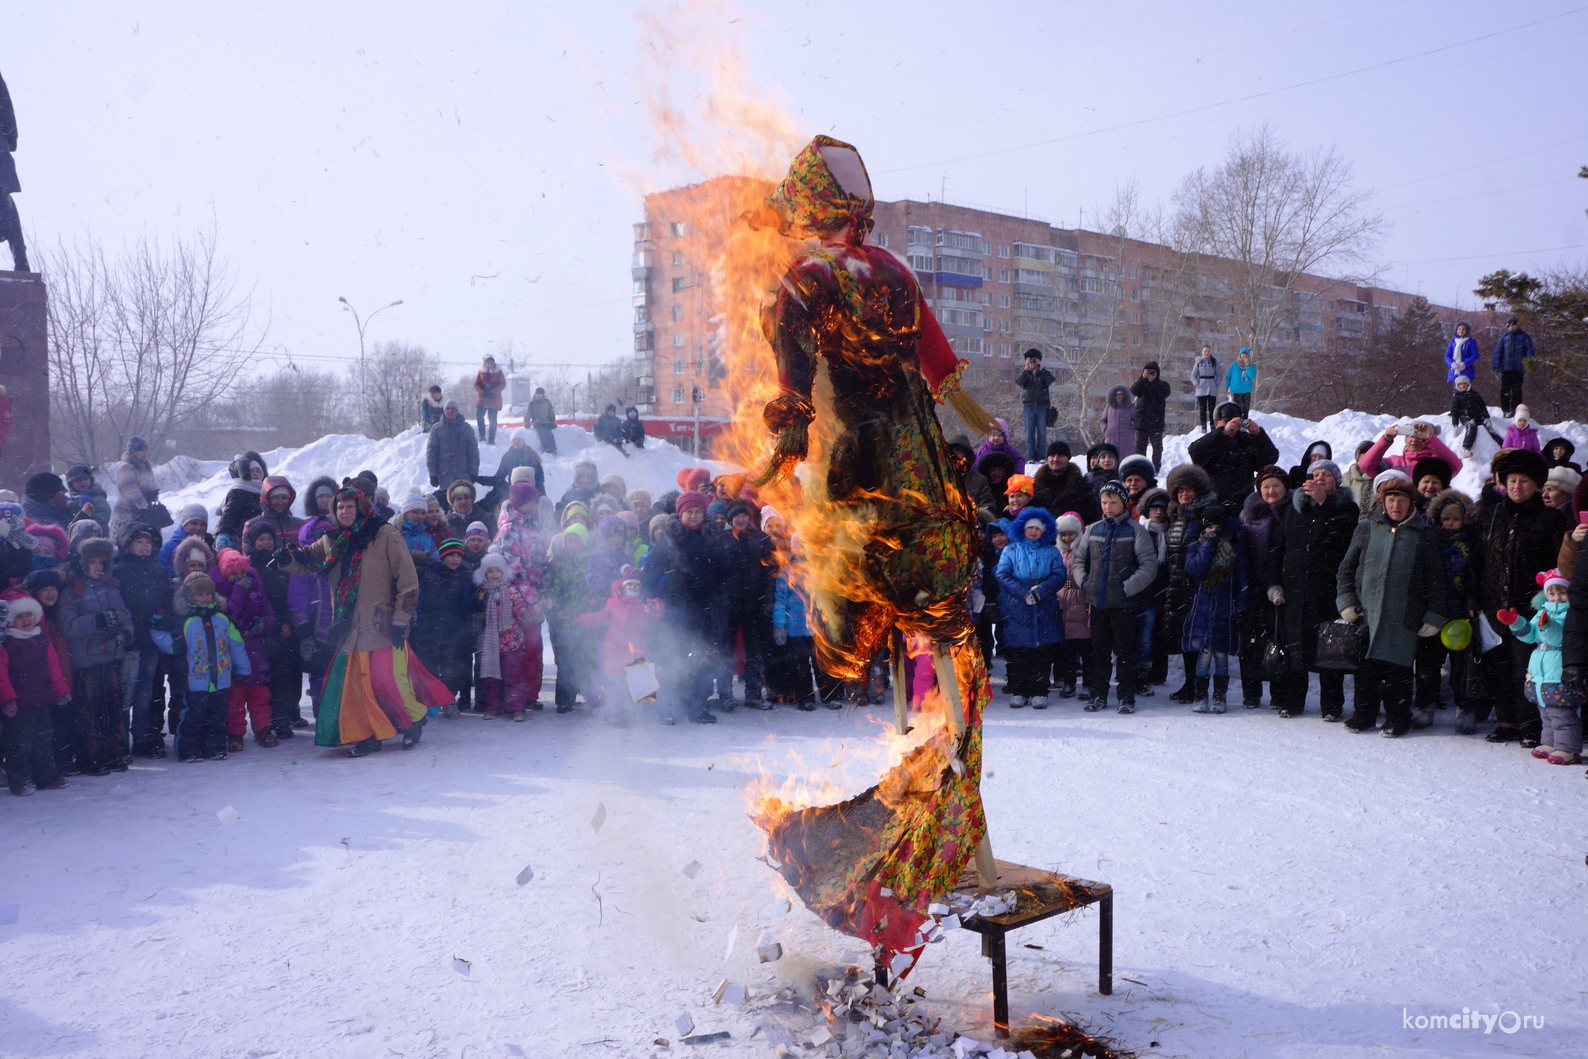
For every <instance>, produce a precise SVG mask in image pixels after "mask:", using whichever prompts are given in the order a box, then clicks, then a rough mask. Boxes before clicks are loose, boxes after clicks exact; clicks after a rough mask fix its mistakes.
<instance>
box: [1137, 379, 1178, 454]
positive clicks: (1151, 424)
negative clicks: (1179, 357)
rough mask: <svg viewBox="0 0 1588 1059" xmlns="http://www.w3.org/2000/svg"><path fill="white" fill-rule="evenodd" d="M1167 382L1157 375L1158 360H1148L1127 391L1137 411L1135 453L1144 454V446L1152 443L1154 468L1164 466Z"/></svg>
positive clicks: (1145, 451)
mask: <svg viewBox="0 0 1588 1059" xmlns="http://www.w3.org/2000/svg"><path fill="white" fill-rule="evenodd" d="M1170 392H1171V390H1170V388H1169V384H1168V383H1166V382H1164V381H1163V380H1162V379H1160V378H1159V377H1158V362H1157V361H1156V360H1149V361H1148V362H1147V363H1146V364H1145V365H1143V366H1142V369H1141V378H1139V379H1137V380H1136V381H1135V382H1133V383H1131V386H1130V395H1131V396H1132V397H1134V398H1135V399H1136V415H1135V417H1134V418H1133V419H1132V421H1131V425H1132V426H1134V427H1135V428H1136V453H1135V454H1136V455H1138V456H1145V455H1146V454H1147V446H1148V445H1151V446H1152V467H1153V470H1157V469H1158V468H1160V467H1162V466H1163V427H1164V423H1165V421H1166V420H1167V419H1168V415H1169V412H1168V408H1169V394H1170Z"/></svg>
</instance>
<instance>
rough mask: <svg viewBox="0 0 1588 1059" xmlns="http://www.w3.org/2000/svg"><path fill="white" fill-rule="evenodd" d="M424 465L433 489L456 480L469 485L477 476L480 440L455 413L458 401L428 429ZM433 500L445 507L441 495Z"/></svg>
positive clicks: (450, 404)
mask: <svg viewBox="0 0 1588 1059" xmlns="http://www.w3.org/2000/svg"><path fill="white" fill-rule="evenodd" d="M425 463H426V465H427V466H428V468H429V470H430V487H431V488H432V489H438V487H439V486H440V485H441V484H442V483H443V482H446V483H448V484H451V483H452V482H455V481H457V480H458V479H459V478H463V479H465V480H467V481H470V482H472V481H474V479H475V476H476V475H478V474H479V473H480V440H479V438H477V437H476V436H475V434H474V431H473V430H471V429H469V421H468V420H467V419H464V418H463V415H462V413H460V412H459V411H458V402H457V401H454V400H450V399H449V400H448V401H447V404H446V410H445V411H444V412H442V414H441V422H439V423H437V424H436V425H435V426H434V427H432V428H431V430H430V438H429V440H428V441H427V442H426V443H425ZM436 499H437V500H440V501H441V506H442V507H443V508H445V507H446V504H447V502H446V496H445V494H444V493H442V492H440V491H438V492H437V493H436Z"/></svg>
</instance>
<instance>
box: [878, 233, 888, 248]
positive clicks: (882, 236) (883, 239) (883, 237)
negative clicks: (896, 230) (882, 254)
mask: <svg viewBox="0 0 1588 1059" xmlns="http://www.w3.org/2000/svg"><path fill="white" fill-rule="evenodd" d="M877 245H878V246H880V247H882V249H884V250H886V249H887V248H888V233H887V232H881V233H879V234H878V235H877Z"/></svg>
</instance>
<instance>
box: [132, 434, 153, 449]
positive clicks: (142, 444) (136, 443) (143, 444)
mask: <svg viewBox="0 0 1588 1059" xmlns="http://www.w3.org/2000/svg"><path fill="white" fill-rule="evenodd" d="M127 451H128V452H148V451H149V443H148V442H147V441H145V440H143V439H142V438H140V437H139V436H138V435H136V434H134V435H133V436H132V437H130V438H128V439H127Z"/></svg>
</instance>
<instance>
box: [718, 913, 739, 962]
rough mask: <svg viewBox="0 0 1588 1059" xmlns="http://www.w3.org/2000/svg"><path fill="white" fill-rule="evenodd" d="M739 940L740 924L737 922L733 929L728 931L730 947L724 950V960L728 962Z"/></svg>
mask: <svg viewBox="0 0 1588 1059" xmlns="http://www.w3.org/2000/svg"><path fill="white" fill-rule="evenodd" d="M738 941H739V924H737V923H735V924H734V925H733V929H732V930H730V931H728V947H727V948H726V949H724V950H723V953H722V962H723V963H727V962H728V957H729V956H732V955H733V947H734V945H736V944H737V943H738Z"/></svg>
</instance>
